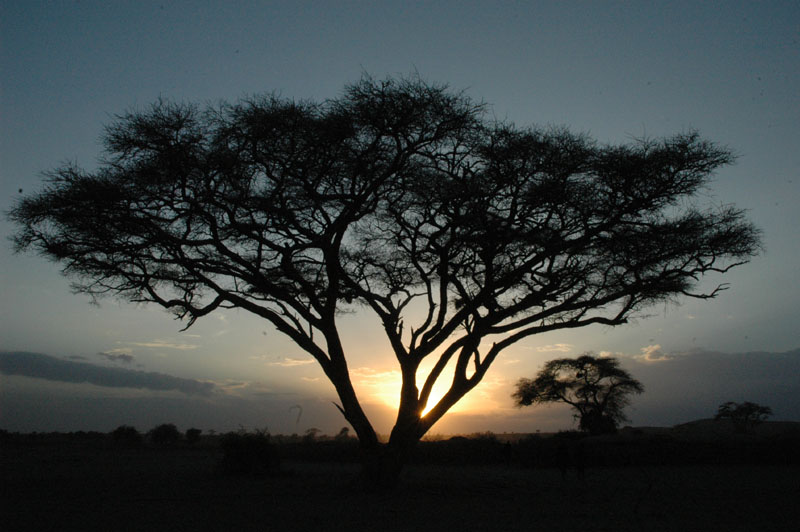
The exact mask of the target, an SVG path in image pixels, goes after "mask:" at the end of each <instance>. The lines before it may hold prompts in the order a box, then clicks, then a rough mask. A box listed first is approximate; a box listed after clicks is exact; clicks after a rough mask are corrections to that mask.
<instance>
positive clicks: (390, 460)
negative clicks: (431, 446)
mask: <svg viewBox="0 0 800 532" xmlns="http://www.w3.org/2000/svg"><path fill="white" fill-rule="evenodd" d="M416 443H417V442H416V440H415V439H413V438H405V439H403V440H402V441H390V442H389V443H379V444H377V445H376V446H373V447H371V448H364V450H363V462H362V467H363V469H362V471H361V481H362V485H363V487H364V489H365V490H367V491H371V492H382V491H391V490H393V489H395V488H396V487H397V485H398V484H399V482H400V477H401V474H402V472H403V470H404V469H405V467H406V465H407V464H408V462H409V460H410V458H411V452H412V450H413V449H414V446H415V445H416Z"/></svg>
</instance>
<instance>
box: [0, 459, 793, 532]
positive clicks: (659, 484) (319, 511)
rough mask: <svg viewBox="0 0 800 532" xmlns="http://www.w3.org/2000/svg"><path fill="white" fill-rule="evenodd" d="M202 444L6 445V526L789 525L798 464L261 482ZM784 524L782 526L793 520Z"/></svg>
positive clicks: (424, 471)
mask: <svg viewBox="0 0 800 532" xmlns="http://www.w3.org/2000/svg"><path fill="white" fill-rule="evenodd" d="M216 460H217V457H216V456H215V455H213V453H212V452H211V451H209V450H203V449H179V450H153V449H138V450H100V451H98V450H92V451H85V450H81V449H75V448H71V449H70V448H67V449H52V448H33V449H31V448H9V449H3V450H2V468H3V469H2V484H3V493H2V499H3V501H5V502H6V503H7V504H6V507H5V508H6V509H5V510H3V511H2V521H0V528H2V529H3V530H5V531H11V530H116V531H123V530H136V531H142V530H145V531H158V530H191V531H194V532H197V531H206V530H208V531H212V530H214V531H216V530H220V531H221V530H233V531H251V530H252V531H273V530H274V531H281V532H284V531H292V530H298V531H299V530H321V531H327V530H348V531H361V530H364V531H367V530H368V531H371V532H374V531H381V530H408V531H425V530H432V531H448V532H449V531H452V532H463V531H469V530H502V531H516V530H520V531H521V530H525V531H537V530H543V531H557V530H576V531H577V530H581V531H586V530H725V531H735V530H761V531H763V530H787V529H791V528H792V525H797V523H800V510H799V509H798V506H799V505H798V504H797V500H800V467H798V466H791V467H777V466H691V467H645V468H633V467H631V468H608V469H590V470H589V471H588V472H587V474H586V478H585V479H583V480H580V479H577V478H573V477H568V478H567V479H566V480H564V479H562V478H561V475H560V474H559V473H558V472H557V471H555V470H549V469H545V470H533V469H512V468H508V467H502V466H490V467H477V466H463V467H457V466H447V467H445V466H434V465H421V466H414V467H411V468H409V470H408V471H407V472H406V474H405V478H404V481H403V483H402V485H401V486H400V488H398V490H397V491H396V492H393V493H390V494H369V493H364V492H362V491H361V490H360V489H359V488H358V483H357V482H356V477H357V473H358V466H356V465H340V464H308V463H294V464H285V465H284V468H283V469H284V470H285V471H286V474H285V475H281V476H276V477H269V478H263V479H257V478H243V477H226V476H221V475H218V474H216V473H215V464H216ZM787 527H788V528H787Z"/></svg>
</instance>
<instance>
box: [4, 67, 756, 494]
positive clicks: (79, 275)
mask: <svg viewBox="0 0 800 532" xmlns="http://www.w3.org/2000/svg"><path fill="white" fill-rule="evenodd" d="M104 140H105V147H106V153H105V155H104V158H103V160H102V162H101V164H100V166H99V168H98V169H97V170H94V171H90V172H86V171H83V170H81V169H80V168H78V167H76V166H74V165H68V166H64V167H62V168H58V169H56V170H54V171H52V172H50V173H49V174H48V178H49V182H48V184H47V186H46V187H45V189H44V190H43V191H41V192H39V193H35V194H33V195H24V196H22V197H21V198H20V199H19V201H18V203H17V204H16V206H15V207H14V208H13V210H12V211H11V212H10V218H11V220H12V221H13V222H15V223H16V224H18V228H19V230H18V232H17V233H16V235H15V237H14V240H15V245H16V250H17V251H23V250H33V251H37V252H39V253H41V254H43V255H45V256H47V257H49V258H51V259H53V260H55V261H57V262H60V263H61V264H62V265H63V271H64V273H65V274H67V275H70V276H71V277H72V278H73V279H74V280H75V284H74V287H75V289H76V290H78V291H80V292H85V293H87V294H90V295H91V296H93V297H95V296H102V295H115V296H118V297H121V298H125V299H128V300H130V301H134V302H137V303H138V302H153V303H156V304H158V305H161V306H163V307H165V308H167V309H169V310H171V311H173V312H174V313H175V314H176V315H177V317H179V318H181V319H184V320H186V327H189V326H191V325H192V324H193V323H195V321H196V320H197V319H199V318H201V317H204V316H206V315H208V314H209V313H211V312H213V311H215V310H216V309H220V308H238V309H242V310H245V311H248V312H250V313H253V314H254V315H256V316H259V317H261V318H263V319H264V320H266V321H268V322H270V323H271V324H272V325H273V326H274V327H275V328H276V329H277V330H278V331H280V332H281V333H283V334H285V335H286V336H288V337H289V338H290V339H292V340H293V341H294V342H295V343H296V344H297V345H298V346H299V347H300V348H301V349H303V350H305V351H306V352H307V353H308V354H309V355H310V356H311V357H313V358H314V359H315V360H316V361H317V362H318V363H319V365H320V366H321V368H322V370H323V372H324V373H325V375H326V376H327V377H328V379H329V380H330V382H331V383H332V384H333V386H334V389H335V390H336V393H337V394H338V398H339V404H338V405H337V406H338V408H339V409H340V410H341V412H342V414H343V415H344V417H345V418H346V420H347V421H348V423H349V424H350V426H352V427H353V429H354V431H355V433H356V435H357V436H358V438H359V441H360V443H361V445H362V447H363V449H364V451H365V452H364V457H365V471H366V473H367V475H365V478H367V479H370V480H371V481H373V482H375V483H376V484H377V485H387V486H388V485H392V484H394V482H395V481H396V479H397V478H398V475H399V473H400V470H401V469H402V467H403V464H404V463H405V461H406V459H407V457H408V456H409V455H410V451H411V449H412V447H413V446H414V445H415V444H416V442H417V441H418V440H419V439H420V438H421V437H422V436H423V435H424V434H425V433H426V432H427V431H428V430H429V429H430V428H431V427H432V426H433V425H434V424H435V423H436V422H437V421H438V420H440V419H441V418H442V416H444V415H445V413H446V412H447V411H448V410H449V409H450V408H451V407H452V406H453V405H455V404H456V403H457V402H458V401H459V400H460V399H461V398H462V397H464V395H466V394H467V393H468V392H470V391H471V390H472V389H474V388H475V387H476V386H477V385H478V384H479V383H480V382H481V380H482V379H483V378H484V376H485V375H486V372H487V371H488V369H489V367H490V366H491V365H492V363H493V362H494V361H495V360H496V359H497V356H498V355H499V354H500V353H501V352H502V351H503V350H504V349H506V348H508V347H509V346H511V345H513V344H514V343H516V342H518V341H520V340H522V339H525V338H527V337H529V336H531V335H534V334H538V333H544V332H548V331H553V330H557V329H572V328H576V327H583V326H587V325H592V324H602V325H608V326H615V325H620V324H623V323H626V322H627V319H628V317H629V316H631V315H635V314H637V313H638V312H639V311H641V310H642V309H644V308H646V307H648V306H651V305H653V304H656V303H659V302H663V301H665V300H672V299H675V298H677V297H680V296H689V297H698V298H711V297H714V296H715V295H716V294H718V293H719V292H720V291H721V290H723V289H724V288H725V285H719V286H717V287H716V288H711V289H710V290H708V291H704V292H697V291H695V289H696V287H697V283H698V282H699V281H700V279H701V277H703V276H704V275H705V274H707V273H711V272H718V273H719V272H727V271H728V270H729V269H730V268H732V267H734V266H736V265H738V264H742V263H744V262H747V261H748V260H749V259H750V257H751V256H753V255H754V254H755V253H756V252H757V251H758V249H759V239H760V236H759V232H758V230H757V229H756V228H754V227H753V225H752V224H750V223H749V222H748V221H747V220H746V218H745V214H744V212H743V211H742V210H739V209H737V208H735V207H732V206H721V207H713V208H705V207H703V206H701V205H698V204H697V203H698V202H697V201H696V200H698V199H700V198H701V195H700V194H701V193H703V194H705V192H704V191H705V190H706V189H707V186H706V185H707V184H708V181H709V178H710V176H711V175H712V174H713V173H714V171H715V170H716V169H718V168H719V167H721V166H724V165H726V164H729V163H731V162H732V161H733V159H734V157H733V155H732V154H731V152H730V151H728V150H727V149H724V148H721V147H718V146H715V145H714V144H712V143H710V142H707V141H705V140H703V139H701V138H700V136H699V135H698V134H696V133H693V132H690V133H687V134H681V135H677V136H674V137H670V138H666V139H663V140H649V139H647V140H641V141H636V142H633V143H631V144H626V145H618V146H610V145H609V146H606V145H599V144H597V143H595V142H594V141H592V140H591V139H590V138H588V137H587V136H585V135H576V134H573V133H570V132H569V131H566V130H563V129H547V130H542V129H535V128H520V127H517V126H515V125H513V124H511V123H502V122H498V121H496V120H495V119H493V118H491V117H489V116H488V115H487V113H486V106H485V105H483V104H481V103H476V102H474V101H472V100H471V99H469V98H468V97H467V96H465V95H464V94H463V93H459V92H453V91H451V90H449V89H447V88H446V87H442V86H436V85H432V84H429V83H426V82H424V81H423V80H420V79H418V78H411V79H387V80H383V81H376V80H373V79H371V78H369V77H365V78H364V79H362V80H361V81H359V82H357V83H355V84H353V85H350V86H348V87H347V88H346V90H345V92H344V94H343V95H342V96H341V97H339V98H334V99H330V100H327V101H325V102H323V103H313V102H308V101H298V100H287V99H281V98H278V97H276V96H266V97H256V98H251V99H248V100H245V101H241V102H238V103H236V104H232V105H227V104H222V105H219V106H215V107H209V108H207V109H199V108H198V107H197V106H194V105H188V104H187V105H179V104H171V103H166V102H159V103H157V104H155V105H154V106H153V107H152V108H150V109H148V110H145V111H141V112H138V111H137V112H129V113H127V114H125V115H123V116H121V117H119V118H117V119H116V120H115V122H114V123H112V124H111V125H110V126H109V127H107V128H106V132H105V139H104ZM356 305H358V306H359V307H360V308H361V309H363V310H364V311H366V312H371V313H373V315H374V316H376V317H377V319H378V321H379V322H380V323H381V328H382V329H383V331H384V332H385V334H386V337H387V341H388V345H389V346H390V348H391V351H392V354H393V355H394V357H395V358H396V360H397V363H398V364H399V368H400V373H401V375H402V385H401V387H400V392H399V395H400V397H399V403H398V404H399V408H398V412H397V418H396V421H395V424H394V427H393V428H392V430H391V434H390V436H389V440H388V442H387V443H385V444H384V443H382V442H381V441H380V440H379V438H378V434H377V433H376V431H375V430H374V428H373V426H372V424H371V423H370V421H369V419H368V418H367V416H366V414H365V412H364V410H363V409H362V405H361V402H360V401H359V398H358V396H357V394H356V390H355V388H354V386H353V382H352V380H351V373H350V369H349V367H348V362H347V350H346V345H345V341H344V339H343V338H342V335H341V330H340V328H339V321H338V319H339V316H340V315H341V314H342V313H343V312H349V311H352V310H354V309H355V308H356V307H355V306H356ZM429 361H430V362H431V364H429V365H428V366H427V367H429V368H430V370H429V371H428V372H427V374H426V373H422V372H421V371H419V369H420V368H421V367H423V366H425V365H426V364H427V362H429ZM448 368H449V369H451V370H452V372H450V371H445V369H448ZM450 374H452V375H453V378H452V379H450V377H449V376H448V377H447V378H448V379H449V389H448V390H447V391H446V393H445V394H444V395H443V396H442V397H441V398H440V399H439V400H438V401H437V402H436V403H435V404H431V405H428V402H429V401H430V400H431V395H432V391H433V389H434V386H435V384H436V383H437V382H438V381H440V378H442V377H443V376H444V375H450Z"/></svg>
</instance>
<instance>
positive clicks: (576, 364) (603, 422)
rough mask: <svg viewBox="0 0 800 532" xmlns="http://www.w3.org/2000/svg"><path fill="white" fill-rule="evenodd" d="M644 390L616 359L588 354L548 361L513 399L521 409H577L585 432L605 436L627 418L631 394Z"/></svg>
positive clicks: (522, 384) (519, 384)
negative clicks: (537, 406)
mask: <svg viewBox="0 0 800 532" xmlns="http://www.w3.org/2000/svg"><path fill="white" fill-rule="evenodd" d="M643 391H644V386H642V384H641V383H640V382H639V381H637V380H636V379H634V378H633V377H632V376H631V375H630V373H628V372H627V371H626V370H624V369H622V368H620V367H619V361H618V360H617V359H616V358H614V357H596V356H593V355H591V354H585V355H582V356H580V357H578V358H576V359H572V358H559V359H556V360H551V361H549V362H547V363H546V364H545V365H544V367H543V368H542V369H541V370H540V371H539V373H538V374H537V375H536V378H535V379H524V378H523V379H520V380H519V382H517V389H516V391H515V392H514V394H513V396H512V397H514V399H515V400H516V403H517V406H527V405H532V404H543V403H559V402H560V403H566V404H568V405H570V406H571V407H572V408H573V409H574V410H575V418H576V419H577V420H578V422H579V427H580V429H581V430H583V431H586V432H589V433H591V434H605V433H611V432H616V430H617V426H618V425H619V423H620V422H622V421H625V420H626V419H627V418H626V417H625V415H624V413H623V410H624V408H625V407H626V406H628V404H630V395H631V394H639V393H642V392H643Z"/></svg>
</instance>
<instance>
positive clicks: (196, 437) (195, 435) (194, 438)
mask: <svg viewBox="0 0 800 532" xmlns="http://www.w3.org/2000/svg"><path fill="white" fill-rule="evenodd" d="M202 433H203V431H202V430H200V429H194V428H192V429H188V430H187V431H186V443H188V444H190V445H194V444H195V443H197V442H198V441H200V434H202Z"/></svg>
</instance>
